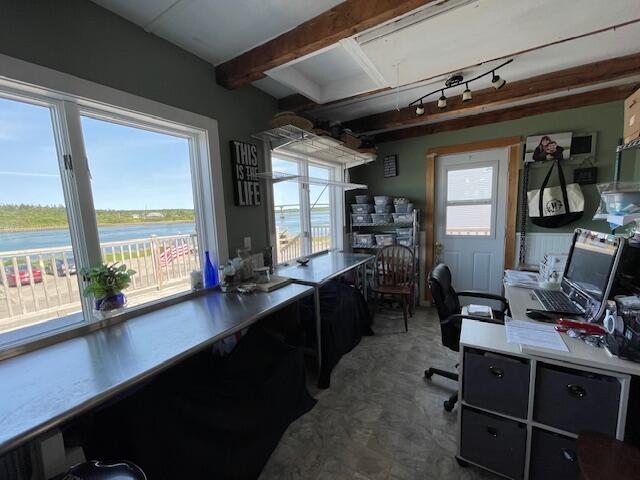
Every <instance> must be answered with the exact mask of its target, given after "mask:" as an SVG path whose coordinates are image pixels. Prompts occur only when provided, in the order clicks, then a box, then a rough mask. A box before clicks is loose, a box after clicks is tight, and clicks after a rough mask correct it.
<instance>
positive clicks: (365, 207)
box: [351, 203, 373, 213]
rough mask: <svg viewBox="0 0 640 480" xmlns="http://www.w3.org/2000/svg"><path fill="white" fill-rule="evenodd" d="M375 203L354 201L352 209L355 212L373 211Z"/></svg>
mask: <svg viewBox="0 0 640 480" xmlns="http://www.w3.org/2000/svg"><path fill="white" fill-rule="evenodd" d="M372 210H373V205H370V204H368V203H353V204H351V211H352V212H353V213H371V211H372Z"/></svg>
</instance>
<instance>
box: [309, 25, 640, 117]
mask: <svg viewBox="0 0 640 480" xmlns="http://www.w3.org/2000/svg"><path fill="white" fill-rule="evenodd" d="M638 51H640V23H634V24H631V25H628V26H625V27H621V28H618V29H616V30H615V31H614V30H607V31H605V32H602V33H598V34H594V35H590V36H587V37H582V38H579V39H576V40H573V41H570V42H564V43H559V44H556V45H550V46H548V47H545V48H542V49H539V50H533V51H530V52H527V53H523V54H520V55H515V56H512V57H509V58H514V62H513V63H511V64H509V65H507V66H506V67H504V69H502V70H500V71H499V74H500V75H501V76H502V77H503V78H505V79H506V80H507V81H508V82H513V81H516V80H523V79H527V78H530V77H532V76H535V75H542V74H544V73H549V72H554V71H557V70H562V69H565V68H570V67H575V66H578V65H584V64H586V63H592V62H596V61H599V60H606V59H608V58H613V57H619V56H624V55H630V54H632V53H637V52H638ZM502 62H503V60H494V61H491V62H488V63H486V64H484V65H481V66H476V67H473V68H465V69H461V72H462V73H463V74H464V76H465V77H466V78H472V77H474V76H476V75H478V74H480V73H484V72H486V71H488V70H489V69H490V68H491V67H492V66H497V65H499V64H500V63H502ZM447 76H448V75H441V76H438V77H436V78H433V79H431V80H428V81H423V82H417V83H416V84H414V85H410V86H406V87H402V88H400V89H399V90H400V91H398V90H397V89H395V88H394V89H392V90H387V91H384V92H380V93H378V94H375V95H372V96H368V97H362V98H355V99H350V100H346V101H344V102H339V103H333V104H329V105H325V106H320V107H318V108H316V109H314V110H312V111H311V113H312V114H313V115H314V116H317V117H322V118H326V119H332V120H340V121H347V120H351V119H354V118H359V117H363V116H366V115H371V114H373V113H377V112H383V111H388V110H393V109H395V108H396V107H397V106H398V107H400V108H402V107H405V106H407V105H408V104H409V103H411V102H412V101H413V100H415V99H416V98H419V97H420V96H422V95H425V94H427V93H429V92H431V91H433V90H435V89H437V88H438V87H440V86H442V85H443V83H444V80H445V79H446V77H447ZM489 82H490V80H489V78H486V79H483V80H478V81H477V82H474V83H472V84H471V85H470V87H471V88H472V89H475V90H481V89H483V88H487V87H488V86H489ZM464 88H465V87H464V86H460V87H459V88H453V89H451V90H449V91H447V93H446V95H447V96H455V95H461V94H462V90H464ZM566 93H567V92H565V94H566ZM571 93H574V92H571ZM437 97H438V95H437V94H436V95H435V96H433V97H431V99H430V100H431V101H434V102H435V101H436V100H437ZM427 101H428V100H427Z"/></svg>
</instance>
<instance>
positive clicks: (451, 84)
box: [409, 58, 513, 115]
mask: <svg viewBox="0 0 640 480" xmlns="http://www.w3.org/2000/svg"><path fill="white" fill-rule="evenodd" d="M511 62H513V58H511V59H509V60H507V61H506V62H503V63H501V64H500V65H498V66H497V67H495V68H492V69H490V70H487V71H486V72H484V73H481V74H480V75H476V76H475V77H473V78H471V79H469V80H464V79H463V78H462V76H460V77H459V78H456V77H453V78H455V80H454V81H447V83H446V84H445V86H444V87H442V88H438V89H436V90H434V91H432V92H429V93H427V94H426V95H423V96H421V97H420V98H417V99H416V100H414V101H413V102H411V103H410V104H409V107H413V106H414V105H417V107H416V115H423V114H424V103H423V101H424V99H425V98H427V97H430V96H431V95H433V94H434V93H438V92H440V97H439V98H438V108H440V109H443V108H446V106H447V97H446V96H445V95H444V92H445V90H449V89H450V88H455V87H458V86H460V85H462V84H465V85H466V88H465V91H464V92H463V93H462V101H464V102H468V101H470V100H471V99H472V93H471V90H470V89H469V84H470V83H471V82H475V81H476V80H480V79H481V78H483V77H486V76H487V75H491V84H492V85H493V87H494V88H495V89H496V90H498V89H500V88H502V87H504V85H505V84H506V83H507V82H506V81H505V80H504V79H503V78H501V77H500V75H498V74H496V72H497V71H498V70H499V69H501V68H502V67H504V66H505V65H509V64H510V63H511Z"/></svg>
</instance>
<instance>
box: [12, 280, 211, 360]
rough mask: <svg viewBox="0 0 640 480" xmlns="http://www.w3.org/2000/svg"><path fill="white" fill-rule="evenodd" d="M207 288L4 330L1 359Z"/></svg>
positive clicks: (126, 317) (156, 308)
mask: <svg viewBox="0 0 640 480" xmlns="http://www.w3.org/2000/svg"><path fill="white" fill-rule="evenodd" d="M205 292H207V290H206V289H201V290H188V291H186V292H180V293H176V294H173V295H169V296H167V297H164V298H161V299H159V300H154V301H151V302H147V303H144V304H142V305H136V306H135V307H130V308H127V309H126V310H124V311H123V312H121V313H118V314H117V315H113V316H110V317H107V318H103V319H94V320H93V321H86V319H85V318H84V315H83V314H82V312H77V313H72V314H70V315H66V316H64V317H60V318H56V319H53V320H50V321H47V322H42V323H39V324H37V325H32V326H29V327H25V328H21V329H17V330H11V331H9V332H6V333H2V334H0V361H1V360H5V359H7V358H11V357H15V356H17V355H21V354H23V353H27V352H31V351H34V350H38V349H40V348H43V347H46V346H49V345H53V344H55V343H58V342H62V341H64V340H68V339H70V338H74V337H79V336H82V335H86V334H87V333H90V332H94V331H96V330H100V329H102V328H105V327H109V326H111V325H115V324H118V323H120V322H124V321H126V320H128V319H130V318H134V317H137V316H139V315H143V314H145V313H149V312H153V311H155V310H160V309H161V308H165V307H168V306H170V305H175V304H176V303H180V302H183V301H185V300H189V299H191V298H195V297H197V296H200V295H202V294H204V293H205Z"/></svg>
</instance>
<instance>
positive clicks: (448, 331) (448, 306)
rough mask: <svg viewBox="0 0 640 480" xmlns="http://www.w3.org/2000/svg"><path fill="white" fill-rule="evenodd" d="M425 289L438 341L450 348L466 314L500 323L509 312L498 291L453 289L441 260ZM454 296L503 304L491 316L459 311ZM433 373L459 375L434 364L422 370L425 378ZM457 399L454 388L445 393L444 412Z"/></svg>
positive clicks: (457, 340) (456, 341)
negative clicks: (434, 313)
mask: <svg viewBox="0 0 640 480" xmlns="http://www.w3.org/2000/svg"><path fill="white" fill-rule="evenodd" d="M429 289H430V290H431V296H432V297H433V302H434V303H435V305H436V310H437V311H438V317H439V318H440V331H441V335H442V344H443V345H444V346H445V347H448V348H450V349H451V350H453V351H454V352H457V351H459V350H460V331H461V330H462V320H463V319H465V318H469V319H472V320H480V321H483V322H489V323H499V324H502V323H504V316H505V315H506V314H508V312H509V303H508V302H507V299H506V298H504V297H502V296H500V295H495V294H493V293H488V292H477V291H467V292H456V291H455V290H454V289H453V286H452V281H451V271H450V270H449V267H447V266H446V265H445V264H443V263H441V264H439V265H436V266H435V267H434V268H433V270H431V273H429ZM458 297H475V298H484V299H487V300H498V301H500V302H502V307H503V308H502V310H493V316H494V318H487V317H476V316H473V315H462V313H461V311H462V308H461V306H460V300H459V298H458ZM457 366H458V365H456V367H457ZM434 374H435V375H440V376H441V377H445V378H450V379H451V380H455V381H458V378H459V377H458V374H457V373H453V372H447V371H445V370H440V369H438V368H429V369H428V370H425V372H424V376H425V378H427V379H430V378H431V377H432V376H433V375H434ZM457 401H458V393H457V392H456V393H455V394H453V395H452V396H451V397H449V400H445V402H444V409H445V410H446V411H447V412H450V411H451V410H453V407H455V405H456V402H457Z"/></svg>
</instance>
